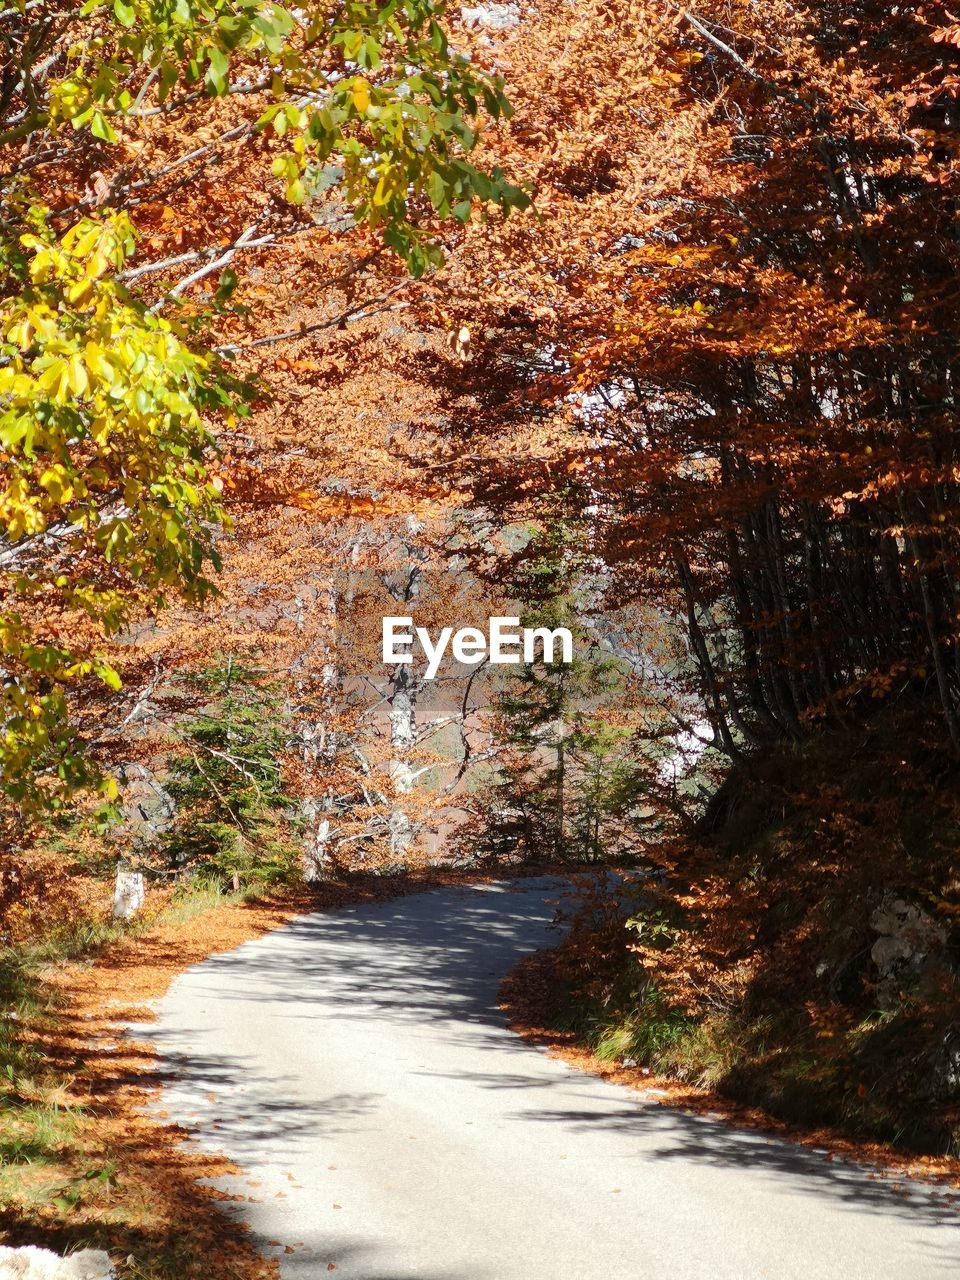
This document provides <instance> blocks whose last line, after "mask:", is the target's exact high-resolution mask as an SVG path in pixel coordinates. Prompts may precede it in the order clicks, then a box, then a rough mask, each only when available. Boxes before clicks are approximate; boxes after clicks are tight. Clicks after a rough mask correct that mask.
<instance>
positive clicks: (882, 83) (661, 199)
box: [446, 0, 960, 760]
mask: <svg viewBox="0 0 960 1280" xmlns="http://www.w3.org/2000/svg"><path fill="white" fill-rule="evenodd" d="M631 14H632V18H635V21H633V20H631V22H629V23H618V24H617V26H616V28H612V27H611V24H610V22H609V16H608V13H607V11H606V10H605V9H604V8H603V6H602V5H599V4H598V5H595V6H594V5H589V4H588V5H586V6H583V7H581V8H580V9H578V13H577V17H576V20H575V21H574V23H573V24H572V27H571V24H570V23H569V21H568V14H567V13H566V11H563V12H561V10H560V9H559V8H556V9H553V8H548V9H544V10H542V11H541V12H540V18H539V21H538V22H537V23H536V24H530V25H525V27H524V31H523V35H522V39H521V37H520V36H519V35H517V36H516V37H515V41H514V44H513V46H512V53H513V56H512V57H511V50H510V49H509V48H508V49H507V50H505V51H504V65H505V66H506V67H507V69H508V74H510V75H511V76H512V77H516V79H517V81H518V85H519V88H518V93H517V100H518V102H522V104H523V106H522V108H521V110H520V112H519V113H518V116H517V119H516V120H515V122H514V132H513V139H514V145H515V149H516V152H517V154H516V155H515V156H513V157H512V160H511V163H512V164H513V166H514V167H515V168H516V170H517V171H518V172H524V173H527V174H529V175H530V176H531V177H532V178H533V179H534V180H535V181H537V182H538V184H539V194H538V205H539V207H540V208H541V209H543V210H545V211H547V210H548V211H549V216H548V217H546V218H545V221H544V223H543V224H542V225H541V226H540V227H539V228H538V229H537V232H536V238H535V242H534V234H533V233H532V229H530V228H528V227H524V226H520V225H519V224H518V225H515V226H513V227H511V228H509V229H506V230H505V231H504V232H502V233H498V234H494V235H490V236H486V237H483V238H481V237H479V236H477V235H473V236H471V237H470V241H469V244H468V246H467V247H466V248H465V250H464V252H463V253H462V254H461V255H460V257H459V258H458V261H457V263H456V264H455V272H456V273H457V275H458V281H459V282H462V283H460V284H459V288H458V281H452V282H451V285H450V293H449V294H448V297H447V299H446V305H447V307H448V308H450V309H456V310H458V311H459V312H460V313H461V314H463V316H464V323H465V324H467V325H469V327H470V328H471V330H472V331H473V332H474V333H475V334H483V335H484V340H483V342H480V341H478V342H477V343H475V346H474V353H473V361H472V369H471V375H470V392H471V395H470V398H469V399H467V398H461V399H460V405H461V406H462V407H461V409H460V412H459V413H458V412H457V411H456V409H455V408H454V409H452V411H451V418H452V421H453V429H452V431H451V436H450V458H451V465H455V459H456V458H457V457H458V456H459V457H461V458H463V459H469V463H468V466H469V470H470V473H471V476H472V477H473V485H474V492H475V494H476V495H477V499H478V500H479V501H486V502H489V503H496V504H497V505H498V506H499V509H500V510H501V511H502V512H503V513H504V517H505V518H507V519H511V518H513V519H516V518H522V517H523V516H524V515H525V514H527V513H529V512H530V510H531V509H532V508H533V507H534V506H535V504H536V502H537V501H538V500H539V498H540V497H541V496H542V495H543V494H544V493H547V492H550V491H552V489H553V488H555V486H556V483H557V476H558V474H564V473H565V474H567V475H569V476H572V477H575V478H576V479H577V481H578V482H579V484H580V485H581V491H582V494H583V503H584V509H586V508H587V507H589V508H591V509H592V511H593V513H594V514H593V519H592V535H591V537H592V546H593V547H594V548H595V550H596V553H597V555H598V557H599V558H600V560H602V561H603V562H604V563H605V564H606V565H607V566H608V567H609V570H610V572H609V577H608V579H607V581H608V583H609V585H610V593H609V598H610V599H616V600H623V599H627V598H633V599H636V600H641V601H650V602H655V603H657V604H658V605H660V606H661V607H662V608H663V609H664V610H665V611H668V612H669V613H670V614H672V615H673V616H674V617H676V618H678V619H682V620H683V622H684V625H685V628H686V631H687V638H688V645H689V648H690V654H691V658H692V662H693V669H694V671H695V674H696V690H697V693H698V696H699V698H700V700H701V703H702V706H703V708H704V713H705V715H706V718H707V720H708V721H709V726H710V736H711V738H712V740H713V742H714V743H715V745H716V747H717V748H718V749H719V750H720V751H722V752H723V753H725V754H726V755H727V756H728V758H732V759H734V760H737V759H740V758H741V757H742V756H743V755H744V754H745V753H748V752H749V751H750V750H751V749H757V748H762V747H763V746H764V744H767V743H769V742H771V741H776V740H778V739H782V738H788V739H796V738H799V737H801V736H802V735H804V734H805V733H807V732H808V731H809V729H810V728H811V726H815V725H817V724H820V723H822V722H823V721H824V720H828V721H832V722H833V723H841V722H842V721H843V720H844V719H845V718H848V717H850V716H856V715H858V714H860V713H861V712H862V710H863V709H864V707H865V706H869V705H870V704H871V702H872V701H873V700H874V699H876V698H883V697H885V696H887V695H888V694H890V693H891V692H896V691H900V690H902V689H904V688H906V687H911V688H914V689H916V690H917V691H918V692H920V693H925V692H929V693H930V694H932V695H933V696H934V697H935V698H936V700H937V702H938V703H939V706H940V710H941V715H942V723H943V726H944V730H945V732H946V734H947V736H948V737H949V738H951V739H952V740H953V742H954V745H955V747H957V746H958V745H960V728H958V724H960V721H958V711H960V667H958V655H960V645H958V613H957V598H956V587H955V584H956V581H957V579H958V576H960V574H958V569H960V565H958V554H960V543H958V531H960V524H958V520H957V509H958V501H957V498H958V495H957V491H956V475H955V469H956V468H955V461H956V458H955V454H956V406H955V403H954V397H955V389H954V382H955V379H956V369H955V351H956V345H957V344H956V334H957V309H956V299H955V296H954V283H953V282H954V280H955V276H956V269H957V265H958V263H957V246H956V239H955V236H954V234H953V227H954V204H955V200H956V196H957V188H958V178H960V170H958V166H957V160H956V146H955V143H956V128H957V107H956V96H955V95H956V85H957V75H956V54H957V45H956V43H955V38H954V34H951V32H952V31H953V28H951V27H950V26H949V24H948V20H947V18H946V16H945V11H943V12H942V11H941V10H940V9H939V7H935V6H927V7H922V8H907V9H902V10H897V11H896V13H893V12H891V10H890V9H889V7H888V6H883V5H879V4H868V5H861V6H858V7H857V10H856V13H852V12H851V11H850V9H849V7H848V6H843V5H834V4H828V5H821V6H817V7H816V9H802V8H801V9H796V8H794V7H792V6H789V5H785V4H780V3H779V0H771V2H770V3H769V4H764V5H762V6H735V7H734V9H733V10H731V9H730V7H729V6H727V5H723V6H720V5H714V4H711V3H706V4H703V5H699V6H698V7H697V9H696V11H694V10H689V9H679V8H678V9H676V10H673V11H671V13H670V16H669V17H664V16H663V11H662V10H657V9H655V8H654V7H652V6H646V5H637V6H635V7H634V8H633V10H632V11H631ZM771 33H776V36H775V37H774V36H773V35H772V34H771ZM568 64H569V65H576V67H577V69H578V74H577V76H576V77H570V76H566V77H564V76H562V75H557V76H556V77H555V78H553V79H549V82H548V83H545V80H544V77H543V76H542V73H541V70H540V68H542V67H543V66H559V65H568ZM585 86H589V92H586V91H585V88H584V87H585ZM558 120H559V121H562V122H563V125H562V127H561V128H560V129H559V130H557V129H555V128H554V124H555V122H556V121H558ZM548 135H550V136H552V137H553V145H552V147H551V148H550V150H549V151H548V152H546V153H545V152H544V151H543V145H542V143H543V139H544V138H545V137H546V136H548ZM481 274H482V275H483V276H484V278H486V279H490V280H492V281H495V285H494V287H493V289H492V291H491V296H489V297H480V298H478V297H477V296H476V292H475V291H474V292H473V293H472V294H471V293H470V291H469V289H468V287H467V281H469V280H471V279H474V278H476V277H477V276H479V275H481ZM478 399H479V402H480V405H481V406H482V408H481V411H480V412H479V413H478V412H477V400H478ZM451 400H452V403H453V404H454V405H456V403H457V401H456V398H454V396H453V395H452V396H451ZM481 424H482V425H481Z"/></svg>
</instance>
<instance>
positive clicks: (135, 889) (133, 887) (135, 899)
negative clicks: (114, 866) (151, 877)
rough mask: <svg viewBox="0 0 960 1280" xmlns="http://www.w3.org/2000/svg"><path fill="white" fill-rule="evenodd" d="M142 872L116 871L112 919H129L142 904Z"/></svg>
mask: <svg viewBox="0 0 960 1280" xmlns="http://www.w3.org/2000/svg"><path fill="white" fill-rule="evenodd" d="M143 900H144V889H143V874H142V872H140V871H118V872H117V880H116V884H115V886H114V890H113V918H114V920H131V919H132V918H133V917H134V916H135V915H136V914H137V912H138V911H139V910H140V908H141V907H142V906H143Z"/></svg>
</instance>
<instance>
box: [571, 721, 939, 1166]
mask: <svg viewBox="0 0 960 1280" xmlns="http://www.w3.org/2000/svg"><path fill="white" fill-rule="evenodd" d="M929 715H930V711H929V706H928V704H927V703H925V702H924V701H923V700H913V699H911V700H909V701H906V700H905V701H904V702H903V703H901V705H899V706H898V707H896V708H895V709H889V708H888V709H883V710H880V711H878V712H876V713H875V714H874V715H873V716H871V717H870V718H869V719H868V720H867V721H866V723H865V724H861V725H859V726H858V727H857V728H856V730H848V731H842V730H834V731H832V732H831V731H824V732H822V733H820V734H817V735H815V736H811V737H810V739H809V740H808V741H806V742H804V743H803V744H800V745H797V746H796V747H792V748H783V749H781V750H780V751H778V752H776V753H775V754H770V755H768V756H765V757H757V758H756V759H754V760H751V761H750V762H749V763H748V764H746V765H744V766H743V767H742V768H741V769H739V770H738V771H736V772H734V773H733V774H732V775H731V776H730V777H729V778H728V779H727V781H726V782H725V783H724V784H723V785H722V786H721V787H720V788H719V790H718V791H717V792H716V794H715V795H714V797H713V799H712V801H711V803H710V805H709V807H708V810H707V812H706V814H705V815H704V817H703V818H702V820H701V822H700V824H699V826H698V829H697V831H696V832H695V833H694V834H693V835H691V836H684V837H682V838H678V839H677V840H676V841H675V842H674V843H673V845H672V848H669V849H667V848H666V847H665V848H664V850H663V852H664V854H665V855H666V856H665V857H664V858H663V859H662V860H661V861H660V864H659V866H652V867H651V868H650V870H649V873H648V875H647V876H646V877H644V878H642V879H641V881H640V882H639V883H638V884H635V885H634V886H633V887H632V888H630V887H626V888H624V889H623V890H622V893H621V894H620V895H617V896H615V897H614V898H613V899H608V898H601V899H600V900H599V901H597V900H595V899H589V900H588V901H587V902H586V903H585V904H584V906H583V909H582V910H581V912H580V914H579V915H578V916H577V917H576V918H575V922H574V929H573V932H572V935H571V938H570V941H569V942H568V943H567V944H566V945H565V946H564V947H563V948H562V949H561V952H560V954H559V956H558V958H557V964H556V969H555V976H556V979H557V983H558V986H557V990H556V992H555V993H554V1012H553V1021H554V1024H555V1025H556V1026H557V1027H558V1028H565V1029H573V1030H576V1031H577V1032H578V1033H579V1034H580V1035H582V1036H583V1037H584V1039H585V1040H586V1041H587V1042H588V1043H589V1044H590V1045H591V1047H592V1048H593V1049H594V1051H595V1053H596V1055H597V1057H598V1058H600V1059H601V1060H604V1061H607V1062H612V1063H617V1062H619V1063H623V1062H626V1063H627V1064H628V1065H633V1066H639V1067H646V1068H648V1069H649V1070H651V1071H653V1072H655V1073H658V1074H661V1075H663V1076H669V1077H673V1078H675V1079H677V1080H680V1081H684V1082H687V1083H690V1084H692V1085H695V1086H697V1087H701V1088H704V1089H707V1090H712V1091H716V1092H717V1093H719V1094H721V1095H725V1096H727V1097H729V1098H732V1099H735V1100H737V1101H739V1102H744V1103H749V1104H751V1105H755V1106H760V1107H762V1108H764V1109H765V1110H766V1111H768V1112H769V1113H770V1114H772V1115H774V1116H777V1117H780V1118H782V1119H785V1120H789V1121H791V1122H794V1123H797V1124H800V1125H803V1126H806V1127H808V1128H813V1129H816V1128H820V1127H823V1126H827V1127H830V1126H832V1127H834V1128H835V1129H837V1130H840V1131H842V1132H844V1133H846V1134H847V1135H853V1136H855V1137H860V1138H864V1139H871V1140H879V1141H884V1142H889V1143H893V1144H896V1145H899V1146H900V1147H902V1148H905V1149H908V1150H912V1151H917V1152H924V1153H931V1154H936V1155H950V1156H954V1157H956V1156H958V1155H960V1100H958V1088H957V1086H958V1072H960V1033H958V1022H957V1016H956V1010H957V1004H958V999H960V991H958V979H957V971H956V967H957V959H958V952H960V932H958V928H957V924H958V920H960V879H958V876H957V860H958V849H960V809H958V806H957V799H956V783H957V776H958V775H957V764H956V761H955V760H954V758H953V756H952V754H951V753H950V751H949V750H948V749H946V748H945V747H944V745H943V743H942V741H940V740H938V736H937V735H936V734H935V733H931V732H930V719H929ZM907 744H909V745H907Z"/></svg>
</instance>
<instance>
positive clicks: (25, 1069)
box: [0, 880, 272, 1280]
mask: <svg viewBox="0 0 960 1280" xmlns="http://www.w3.org/2000/svg"><path fill="white" fill-rule="evenodd" d="M244 897H245V895H244V894H243V893H237V894H224V893H223V892H221V888H220V886H219V884H218V883H217V882H215V881H210V880H206V881H200V880H197V881H194V882H192V883H190V884H189V885H187V886H185V887H183V888H182V889H179V890H178V891H176V892H175V893H174V894H173V895H170V896H169V897H168V898H167V899H166V900H165V901H164V903H163V905H162V906H161V907H160V909H159V910H156V911H154V912H152V913H148V914H144V915H143V916H142V917H140V918H137V919H136V920H134V921H131V922H129V923H123V922H114V921H111V920H106V919H102V920H86V921H81V922H77V923H73V924H71V925H69V926H59V927H56V928H54V929H52V930H51V931H50V932H49V933H48V934H47V935H46V936H44V937H42V938H38V939H35V940H34V941H31V942H29V943H25V944H23V945H21V946H8V947H6V948H5V949H3V950H2V951H0V1236H2V1238H3V1239H4V1240H5V1242H7V1243H10V1244H14V1245H17V1244H37V1245H40V1246H42V1247H45V1248H49V1249H53V1250H54V1251H55V1252H59V1253H67V1252H72V1251H73V1250H75V1249H80V1248H102V1249H106V1250H107V1251H108V1252H109V1253H110V1254H111V1256H112V1257H113V1258H114V1259H115V1260H116V1261H118V1262H120V1263H121V1264H122V1265H121V1274H122V1275H123V1276H124V1280H205V1278H206V1277H207V1276H209V1274H210V1266H211V1260H212V1259H213V1258H214V1257H215V1256H222V1257H224V1259H225V1260H226V1261H225V1268H228V1269H225V1271H224V1275H225V1276H226V1275H229V1276H230V1277H231V1280H234V1277H236V1280H254V1277H256V1278H257V1280H260V1278H261V1277H263V1278H265V1277H267V1276H269V1275H271V1274H272V1268H271V1264H269V1263H267V1262H265V1261H264V1260H263V1259H261V1258H259V1257H258V1256H257V1255H256V1254H255V1253H254V1251H253V1250H252V1248H250V1247H249V1246H247V1245H245V1244H244V1243H243V1241H242V1233H241V1231H240V1229H239V1228H234V1227H233V1226H231V1225H229V1224H228V1223H227V1222H226V1220H225V1219H222V1218H221V1216H220V1214H219V1212H218V1211H217V1210H216V1207H215V1199H213V1198H212V1196H211V1193H210V1191H209V1190H208V1189H206V1188H203V1187H201V1186H200V1185H198V1183H197V1179H199V1178H202V1177H210V1176H216V1175H217V1173H218V1172H222V1171H223V1169H221V1168H218V1167H217V1165H218V1162H217V1161H215V1160H214V1161H211V1160H210V1159H209V1158H205V1157H200V1156H192V1155H189V1154H187V1155H183V1154H182V1153H181V1151H180V1149H179V1147H178V1146H177V1144H176V1143H175V1142H173V1141H171V1140H170V1139H169V1138H168V1137H166V1136H164V1135H161V1134H159V1133H158V1128H159V1125H158V1123H157V1122H156V1121H155V1120H151V1119H149V1118H147V1117H145V1116H138V1115H134V1114H131V1109H130V1105H129V1097H128V1096H127V1095H125V1093H124V1091H125V1090H129V1089H130V1088H131V1087H132V1088H133V1089H134V1091H136V1090H141V1091H142V1090H143V1089H145V1088H146V1087H148V1086H149V1075H148V1068H149V1066H150V1063H149V1062H148V1061H147V1060H146V1058H145V1056H144V1054H143V1053H139V1054H138V1050H137V1049H136V1047H135V1046H133V1045H131V1046H129V1047H127V1046H126V1045H125V1044H123V1043H122V1042H120V1043H118V1042H114V1043H113V1044H112V1045H111V1042H110V1041H109V1040H107V1039H105V1037H107V1036H110V1035H111V1034H112V1028H111V1027H110V1026H109V1025H108V1024H107V1022H106V1019H105V1018H104V1015H103V1014H102V1013H100V1014H99V1017H98V1015H97V1014H96V1013H94V1012H92V1011H88V1010H86V1009H84V1010H78V1009H76V1008H74V1007H72V1002H71V1001H70V1000H69V999H67V998H66V997H65V996H64V994H63V991H62V989H61V987H60V985H59V983H58V982H57V980H56V979H57V976H58V975H59V974H60V973H61V972H64V971H65V968H64V967H65V966H71V965H72V966H73V967H77V966H78V964H79V967H80V968H81V969H82V970H84V971H86V970H87V969H89V963H88V962H90V961H91V960H92V959H93V957H95V956H98V955H105V956H108V957H112V955H113V950H114V949H117V948H119V949H120V950H121V951H123V950H124V948H126V954H130V952H131V950H132V948H131V944H136V945H137V947H138V948H139V940H140V939H143V940H144V963H148V962H149V945H148V944H149V939H148V937H147V935H150V934H151V933H155V932H157V931H159V932H160V933H161V934H171V933H173V934H175V933H176V931H178V930H179V931H181V932H182V931H184V929H185V928H188V926H189V924H190V922H191V921H193V920H196V919H198V918H200V917H201V916H205V915H207V914H208V913H210V912H211V911H212V910H214V909H215V908H219V907H224V906H229V905H230V904H231V903H238V902H240V901H241V900H242V899H243V898H244ZM164 945H165V946H166V948H167V951H168V952H169V944H168V943H165V944H164ZM138 954H139V953H138V952H137V951H135V952H133V956H134V960H135V961H136V958H137V957H138ZM189 962H190V960H189V958H188V959H187V960H186V963H189ZM89 971H90V972H91V973H93V972H95V971H94V970H92V969H89ZM108 989H109V988H108ZM138 1080H139V1081H142V1083H139V1084H138V1083H137V1081H138ZM218 1280H219V1277H218Z"/></svg>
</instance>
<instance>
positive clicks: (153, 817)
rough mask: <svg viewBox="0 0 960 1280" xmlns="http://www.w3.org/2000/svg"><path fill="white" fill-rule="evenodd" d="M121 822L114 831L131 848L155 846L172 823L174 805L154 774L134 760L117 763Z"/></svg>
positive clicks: (174, 811) (174, 810) (174, 812)
mask: <svg viewBox="0 0 960 1280" xmlns="http://www.w3.org/2000/svg"><path fill="white" fill-rule="evenodd" d="M118 775H119V781H120V787H121V791H120V800H121V804H120V822H119V823H118V826H117V828H116V832H117V834H122V836H123V837H124V838H125V839H126V840H127V841H128V842H129V844H130V845H131V847H132V848H133V849H134V850H137V849H139V848H154V847H155V846H156V845H157V843H158V842H159V839H160V837H161V836H162V835H163V833H164V832H165V831H166V830H167V828H168V827H169V826H170V824H171V822H173V819H174V816H175V814H176V806H175V805H174V802H173V798H172V797H171V795H170V794H169V792H168V791H166V790H164V788H163V787H162V786H161V784H160V781H159V779H158V778H157V776H156V774H155V773H154V772H153V771H152V770H151V769H148V768H147V767H146V765H142V764H138V763H137V762H136V761H131V762H128V763H127V764H123V765H121V766H120V768H119V770H118Z"/></svg>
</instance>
